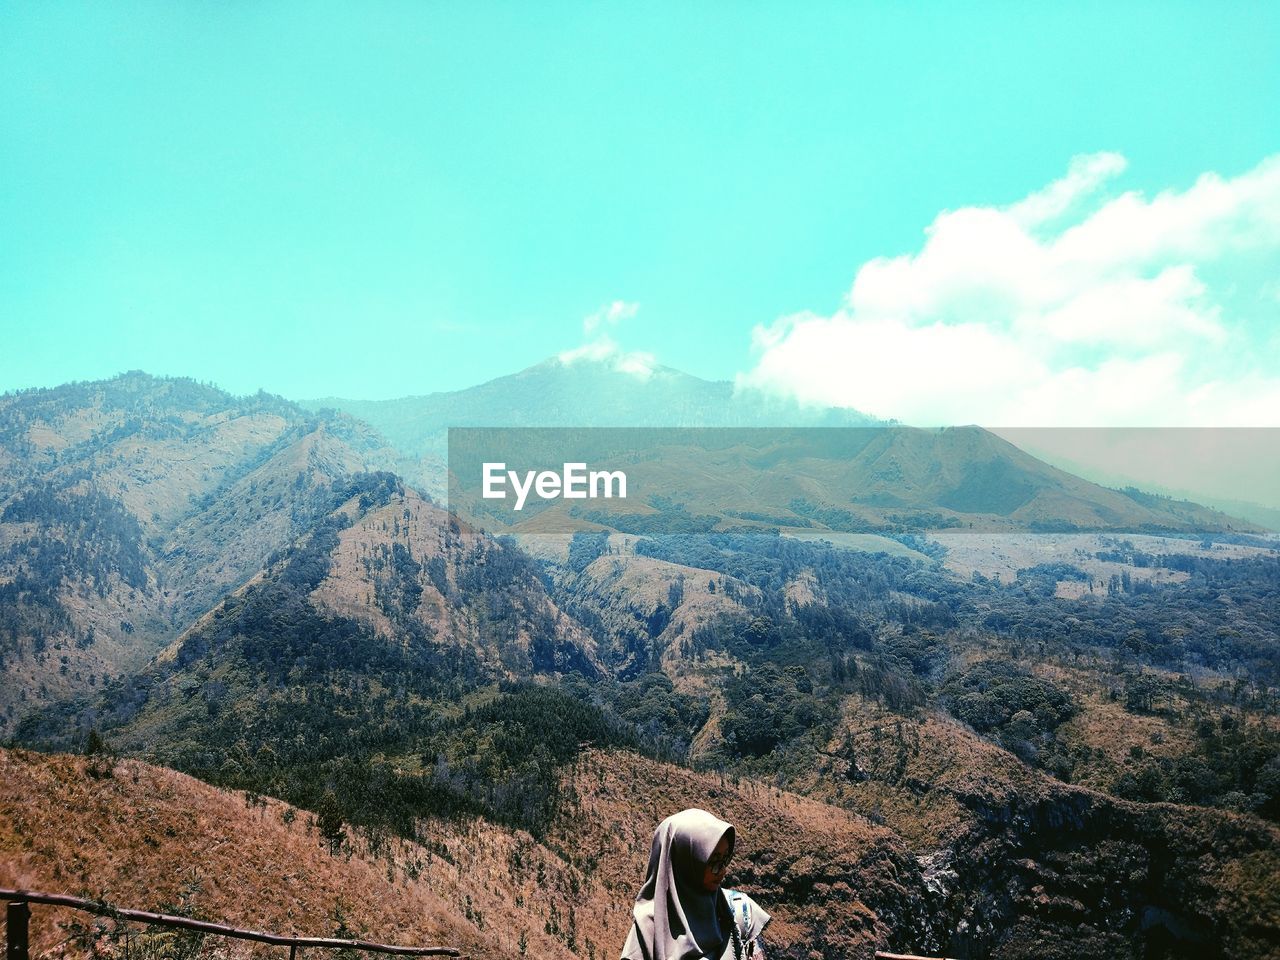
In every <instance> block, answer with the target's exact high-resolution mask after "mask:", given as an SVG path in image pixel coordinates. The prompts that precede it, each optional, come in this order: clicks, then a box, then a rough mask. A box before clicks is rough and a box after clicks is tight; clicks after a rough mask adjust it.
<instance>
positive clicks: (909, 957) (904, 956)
mask: <svg viewBox="0 0 1280 960" xmlns="http://www.w3.org/2000/svg"><path fill="white" fill-rule="evenodd" d="M876 960H948V958H947V957H917V956H916V955H915V954H913V953H885V952H884V951H883V950H877V951H876Z"/></svg>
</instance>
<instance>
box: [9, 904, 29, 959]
mask: <svg viewBox="0 0 1280 960" xmlns="http://www.w3.org/2000/svg"><path fill="white" fill-rule="evenodd" d="M30 918H31V908H30V907H29V906H27V904H26V903H25V902H23V901H21V900H19V901H18V902H17V903H10V904H9V909H8V910H6V911H5V918H4V933H5V951H4V956H5V960H27V921H28V920H29V919H30Z"/></svg>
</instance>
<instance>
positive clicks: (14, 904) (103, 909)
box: [0, 888, 467, 960]
mask: <svg viewBox="0 0 1280 960" xmlns="http://www.w3.org/2000/svg"><path fill="white" fill-rule="evenodd" d="M0 900H7V901H9V906H8V910H6V911H5V960H30V956H29V947H28V943H29V940H28V924H29V921H30V918H31V906H30V905H31V904H33V903H43V904H48V905H50V906H55V907H70V908H71V909H72V910H84V911H86V912H87V913H96V914H98V915H99V916H104V917H111V918H113V919H116V920H125V921H130V922H136V923H145V924H150V925H151V926H156V927H175V928H177V929H179V930H195V931H197V932H199V933H208V934H213V935H215V936H219V937H233V938H235V939H237V940H253V941H255V942H257V943H269V944H272V945H274V946H278V947H288V948H289V960H296V958H297V954H298V948H299V947H318V948H320V949H324V950H367V951H369V952H371V953H391V954H397V955H399V956H408V957H457V958H459V960H467V958H466V957H465V956H463V954H462V953H461V952H460V951H458V950H455V949H454V948H453V947H397V946H392V945H391V944H386V943H371V942H369V941H367V940H334V939H330V938H327V937H285V936H281V935H280V934H276V933H265V932H263V931H261V930H242V929H240V928H239V927H228V926H226V925H225V924H221V923H209V922H208V921H206V920H193V919H191V918H190V917H172V916H169V915H168V914H164V913H151V912H149V911H146V910H126V909H123V908H120V907H113V906H111V905H110V904H106V903H101V902H99V901H96V900H84V899H82V898H80V897H69V896H67V895H65V894H61V893H38V892H36V891H34V890H7V889H4V888H0Z"/></svg>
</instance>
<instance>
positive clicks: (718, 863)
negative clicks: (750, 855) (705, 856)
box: [707, 851, 733, 873]
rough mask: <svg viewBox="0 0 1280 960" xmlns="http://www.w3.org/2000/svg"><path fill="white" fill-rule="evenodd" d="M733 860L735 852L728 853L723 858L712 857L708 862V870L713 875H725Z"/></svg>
mask: <svg viewBox="0 0 1280 960" xmlns="http://www.w3.org/2000/svg"><path fill="white" fill-rule="evenodd" d="M732 859H733V851H730V852H729V853H726V854H725V855H724V856H723V857H712V858H711V859H710V860H708V861H707V869H708V870H710V871H711V872H712V873H724V870H725V868H726V867H727V866H729V861H730V860H732Z"/></svg>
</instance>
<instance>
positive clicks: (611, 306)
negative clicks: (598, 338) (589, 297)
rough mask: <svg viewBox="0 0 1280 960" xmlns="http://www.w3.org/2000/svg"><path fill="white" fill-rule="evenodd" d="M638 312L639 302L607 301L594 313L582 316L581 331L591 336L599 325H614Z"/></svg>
mask: <svg viewBox="0 0 1280 960" xmlns="http://www.w3.org/2000/svg"><path fill="white" fill-rule="evenodd" d="M639 312H640V304H638V303H627V302H626V301H625V300H615V301H613V303H607V304H605V305H604V306H603V307H601V308H600V309H599V310H596V311H595V312H594V313H589V314H587V315H586V316H585V317H583V318H582V332H583V333H584V334H586V335H587V336H591V335H592V334H593V333H595V332H596V330H598V329H600V328H601V327H616V326H617V325H618V324H619V323H621V322H622V321H623V320H630V319H631V318H632V317H634V316H635V315H636V314H637V313H639Z"/></svg>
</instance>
